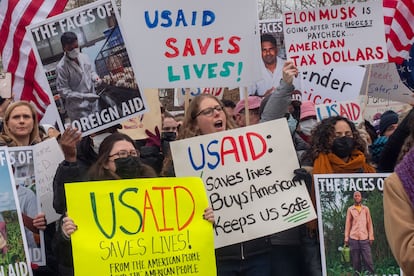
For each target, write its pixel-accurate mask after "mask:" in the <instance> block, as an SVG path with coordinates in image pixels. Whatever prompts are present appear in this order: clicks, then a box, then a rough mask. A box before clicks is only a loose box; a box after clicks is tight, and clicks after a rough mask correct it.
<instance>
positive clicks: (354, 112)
mask: <svg viewBox="0 0 414 276" xmlns="http://www.w3.org/2000/svg"><path fill="white" fill-rule="evenodd" d="M315 111H316V119H317V120H318V122H320V121H322V120H323V119H325V118H329V117H334V116H342V117H345V118H348V119H349V120H350V121H351V122H354V123H355V124H359V123H361V122H363V121H364V117H363V114H362V108H361V106H360V105H359V102H358V101H347V102H335V103H329V104H317V105H315Z"/></svg>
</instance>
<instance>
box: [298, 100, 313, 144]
mask: <svg viewBox="0 0 414 276" xmlns="http://www.w3.org/2000/svg"><path fill="white" fill-rule="evenodd" d="M317 123H318V122H317V120H316V110H315V104H314V103H313V102H311V101H304V102H302V105H301V107H300V121H299V129H298V133H299V136H300V137H301V138H302V139H303V140H305V141H306V142H308V143H309V142H310V136H311V131H312V129H313V128H314V127H315V126H316V124H317Z"/></svg>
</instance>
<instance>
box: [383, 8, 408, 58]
mask: <svg viewBox="0 0 414 276" xmlns="http://www.w3.org/2000/svg"><path fill="white" fill-rule="evenodd" d="M383 7H384V23H385V36H386V42H387V48H388V61H389V62H395V63H397V64H401V63H402V62H403V61H404V60H405V59H407V58H408V57H409V56H410V49H411V46H412V44H413V43H414V0H383Z"/></svg>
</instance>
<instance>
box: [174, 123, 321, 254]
mask: <svg viewBox="0 0 414 276" xmlns="http://www.w3.org/2000/svg"><path fill="white" fill-rule="evenodd" d="M170 146H171V153H172V156H173V161H174V170H175V173H176V175H177V176H200V177H201V178H202V179H203V181H204V185H205V188H206V190H207V194H208V197H209V201H210V206H211V207H212V208H213V210H214V215H215V224H214V233H215V244H216V248H219V247H223V246H226V245H230V244H234V243H238V242H242V241H246V240H251V239H255V238H259V237H263V236H266V235H270V234H273V233H276V232H279V231H283V230H286V229H289V228H292V227H295V226H298V225H300V224H303V223H305V222H307V221H309V220H312V219H314V218H315V217H316V215H315V213H314V209H313V206H312V203H311V200H310V197H309V194H308V191H307V189H306V185H305V183H303V182H300V181H293V180H292V178H293V176H294V175H293V171H294V170H295V169H297V168H299V164H298V160H297V157H296V152H295V149H294V147H293V143H292V138H291V136H290V132H289V129H288V125H287V121H286V119H285V118H283V119H279V120H274V121H269V122H266V123H261V124H256V125H253V126H249V127H243V128H238V129H233V130H229V131H223V132H218V133H213V134H209V135H201V136H196V137H193V138H189V139H184V140H178V141H174V142H171V144H170Z"/></svg>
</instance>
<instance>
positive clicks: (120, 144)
mask: <svg viewBox="0 0 414 276" xmlns="http://www.w3.org/2000/svg"><path fill="white" fill-rule="evenodd" d="M65 134H66V136H69V137H72V139H73V140H72V141H73V145H76V141H77V140H79V138H77V137H78V136H79V135H78V134H77V131H76V130H73V129H69V130H66V131H65V133H64V136H65ZM62 138H63V137H62ZM66 138H67V137H65V139H66ZM74 156H76V154H75V155H74ZM69 160H73V159H70V158H69ZM63 163H65V161H64V162H63ZM66 163H67V164H66V165H67V169H68V170H69V171H71V172H69V173H72V174H76V172H75V171H76V166H77V165H76V162H67V161H66ZM61 166H65V164H61ZM70 166H72V170H70V168H71V167H70ZM78 175H79V174H78ZM146 177H157V174H156V172H155V171H154V169H152V168H151V167H150V166H148V165H145V164H143V163H142V162H141V160H140V158H139V151H138V150H137V149H135V146H134V141H133V140H132V139H131V138H130V137H129V136H128V135H125V134H122V133H113V134H111V135H110V136H108V137H106V138H105V139H104V140H103V142H102V143H101V145H100V147H99V152H98V159H97V161H96V163H95V164H94V165H93V166H92V167H91V168H90V169H89V171H88V174H87V179H88V180H116V179H132V178H146ZM57 178H59V176H58V175H57V176H55V180H54V192H55V195H54V201H55V200H58V199H57V198H56V196H57V195H56V191H57V188H58V187H57V186H58V185H61V186H62V189H59V193H60V197H61V198H60V199H59V200H63V201H64V200H65V195H64V189H63V185H64V183H65V182H67V181H64V179H57ZM72 180H73V179H72ZM54 204H55V202H54ZM60 204H64V203H60ZM65 209H66V207H65ZM204 218H205V219H207V220H211V221H213V220H214V217H213V212H212V211H211V210H206V211H205V213H204ZM60 226H61V227H60V228H59V229H58V233H57V235H56V240H57V243H58V256H57V257H58V260H59V273H60V275H73V260H72V249H71V243H70V235H72V234H73V233H74V232H75V231H76V230H77V226H76V224H75V222H74V221H73V220H72V219H71V218H70V217H67V216H63V218H62V221H61V224H60Z"/></svg>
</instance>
